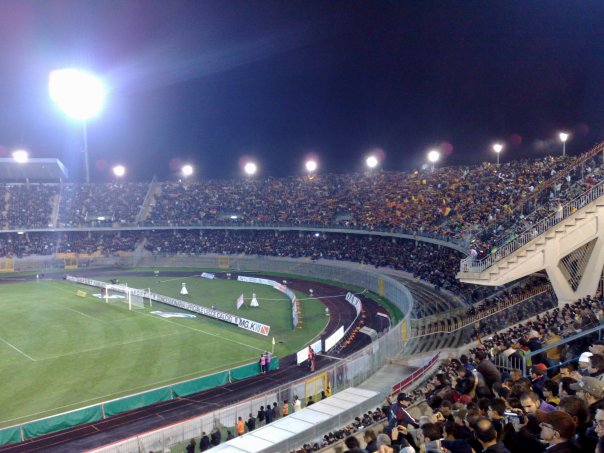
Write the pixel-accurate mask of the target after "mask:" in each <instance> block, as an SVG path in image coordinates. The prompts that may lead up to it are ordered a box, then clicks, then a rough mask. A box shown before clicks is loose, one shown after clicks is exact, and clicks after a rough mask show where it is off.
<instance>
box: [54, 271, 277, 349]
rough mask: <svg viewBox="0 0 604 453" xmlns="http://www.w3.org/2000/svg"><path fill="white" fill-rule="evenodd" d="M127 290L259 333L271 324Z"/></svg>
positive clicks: (84, 280)
mask: <svg viewBox="0 0 604 453" xmlns="http://www.w3.org/2000/svg"><path fill="white" fill-rule="evenodd" d="M66 280H68V281H70V282H76V283H81V284H83V285H88V286H93V287H95V288H105V287H107V283H105V282H101V281H99V280H92V279H90V278H82V277H72V276H71V275H68V276H67V277H66ZM128 290H129V291H130V292H131V293H132V294H135V295H137V296H141V297H146V298H149V299H152V300H155V301H158V302H161V303H163V304H167V305H172V306H173V307H178V308H182V309H183V310H187V311H192V312H193V313H198V314H200V315H203V316H208V317H210V318H214V319H218V320H219V321H224V322H228V323H229V324H235V325H236V326H237V327H240V328H242V329H245V330H249V331H250V332H255V333H259V334H260V335H264V336H265V337H266V336H268V334H269V332H270V330H271V326H267V325H266V324H262V323H259V322H256V321H252V320H250V319H245V318H242V317H240V316H236V315H232V314H230V313H226V312H224V311H220V310H213V309H211V308H208V307H204V306H202V305H197V304H193V303H191V302H186V301H184V300H179V299H174V298H173V297H168V296H164V295H162V294H156V293H152V292H149V291H147V290H144V289H137V288H128Z"/></svg>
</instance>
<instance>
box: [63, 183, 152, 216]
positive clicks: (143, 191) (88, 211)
mask: <svg viewBox="0 0 604 453" xmlns="http://www.w3.org/2000/svg"><path fill="white" fill-rule="evenodd" d="M148 190H149V184H148V183H117V182H115V183H106V184H64V185H63V190H62V192H61V200H60V204H59V219H58V225H59V226H61V227H74V226H98V225H100V226H102V225H106V224H112V223H120V224H134V223H135V222H136V219H137V216H138V214H139V212H140V210H141V207H142V205H143V202H144V200H145V196H146V195H147V192H148ZM99 218H101V220H99Z"/></svg>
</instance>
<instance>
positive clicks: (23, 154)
mask: <svg viewBox="0 0 604 453" xmlns="http://www.w3.org/2000/svg"><path fill="white" fill-rule="evenodd" d="M13 159H15V162H18V163H20V164H24V163H25V162H27V160H28V159H29V154H28V153H27V151H25V150H24V149H18V150H16V151H14V152H13Z"/></svg>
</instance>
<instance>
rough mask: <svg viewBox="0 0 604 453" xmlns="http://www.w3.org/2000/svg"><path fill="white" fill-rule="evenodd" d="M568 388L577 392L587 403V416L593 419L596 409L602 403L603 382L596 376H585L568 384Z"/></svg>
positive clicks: (603, 398)
mask: <svg viewBox="0 0 604 453" xmlns="http://www.w3.org/2000/svg"><path fill="white" fill-rule="evenodd" d="M569 387H570V389H571V390H574V391H575V392H577V396H578V397H579V398H583V399H584V400H585V401H587V404H589V416H590V418H591V419H592V420H593V419H594V417H595V415H596V409H597V408H598V407H600V406H601V405H602V404H604V401H602V400H604V382H601V381H600V380H598V379H597V378H593V377H589V376H585V377H583V379H582V380H580V381H579V382H575V383H574V384H570V386H569Z"/></svg>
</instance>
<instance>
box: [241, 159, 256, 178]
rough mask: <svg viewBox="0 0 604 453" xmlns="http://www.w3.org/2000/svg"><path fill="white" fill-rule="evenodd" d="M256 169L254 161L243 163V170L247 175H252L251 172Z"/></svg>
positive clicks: (254, 171)
mask: <svg viewBox="0 0 604 453" xmlns="http://www.w3.org/2000/svg"><path fill="white" fill-rule="evenodd" d="M256 170H258V167H256V164H255V163H254V162H248V163H247V164H245V167H243V171H245V172H246V173H247V175H248V176H252V175H253V174H255V173H256Z"/></svg>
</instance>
